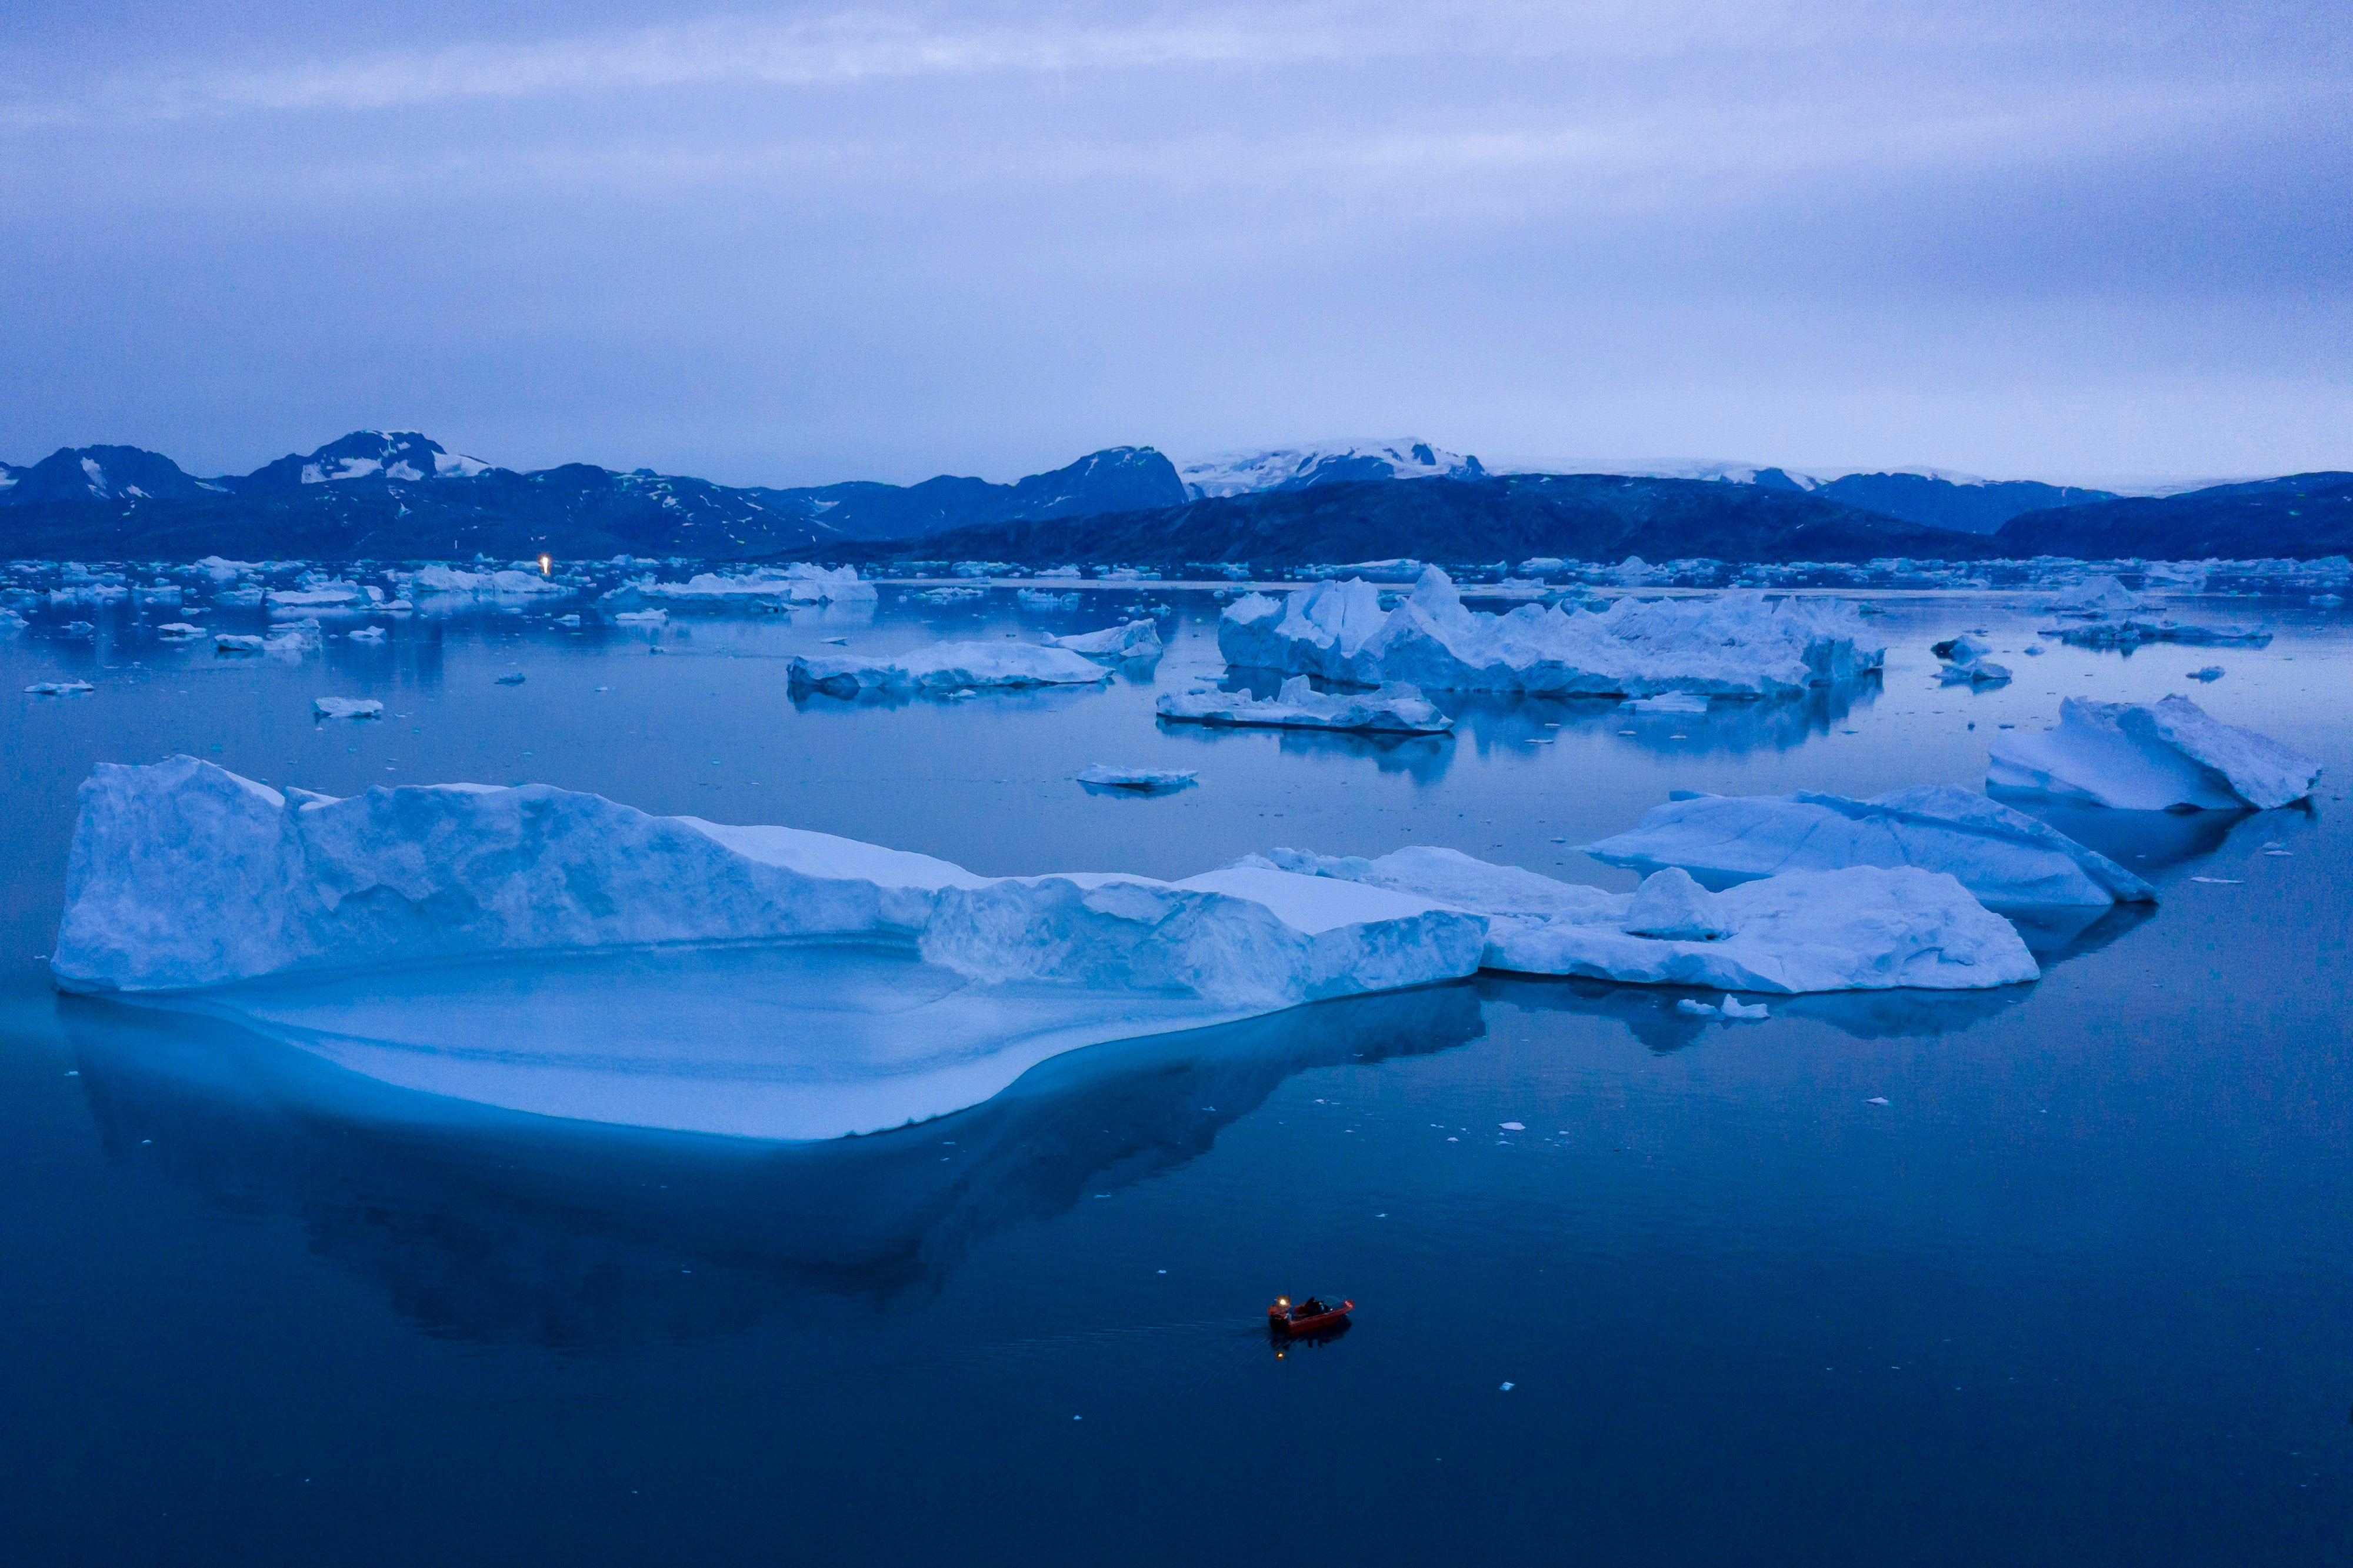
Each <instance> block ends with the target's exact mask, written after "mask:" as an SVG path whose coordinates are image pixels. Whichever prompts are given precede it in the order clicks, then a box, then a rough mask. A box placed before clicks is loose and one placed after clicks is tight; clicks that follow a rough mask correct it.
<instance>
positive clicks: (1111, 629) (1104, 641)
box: [1046, 621, 1161, 658]
mask: <svg viewBox="0 0 2353 1568" xmlns="http://www.w3.org/2000/svg"><path fill="white" fill-rule="evenodd" d="M1046 641H1047V644H1048V645H1049V646H1050V647H1066V648H1069V649H1070V650H1071V652H1072V653H1078V654H1084V655H1086V657H1088V658H1157V657H1158V656H1159V654H1160V652H1161V642H1160V628H1159V627H1158V626H1155V624H1154V623H1152V622H1150V621H1130V622H1128V623H1127V624H1126V625H1125V626H1106V627H1104V628H1103V630H1102V631H1099V632H1078V633H1074V634H1072V635H1071V636H1070V637H1048V638H1047V639H1046Z"/></svg>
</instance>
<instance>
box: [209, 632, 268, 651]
mask: <svg viewBox="0 0 2353 1568" xmlns="http://www.w3.org/2000/svg"><path fill="white" fill-rule="evenodd" d="M261 648H262V641H261V639H260V638H259V637H249V636H248V635H246V634H244V633H242V632H215V633H214V634H213V651H214V652H215V653H259V652H260V651H261Z"/></svg>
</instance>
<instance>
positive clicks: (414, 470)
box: [232, 430, 490, 489]
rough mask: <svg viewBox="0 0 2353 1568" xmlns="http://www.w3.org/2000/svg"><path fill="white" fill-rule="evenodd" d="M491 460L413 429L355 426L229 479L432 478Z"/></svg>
mask: <svg viewBox="0 0 2353 1568" xmlns="http://www.w3.org/2000/svg"><path fill="white" fill-rule="evenodd" d="M489 467H490V465H489V464H488V463H485V462H483V461H482V460H481V459H480V458H469V457H465V456H463V455H462V454H459V453H456V452H450V451H448V450H445V449H444V448H443V447H442V445H441V443H440V442H438V441H434V440H428V439H427V437H423V436H420V435H418V434H417V432H416V431H414V430H392V431H385V430H354V431H353V432H352V433H351V434H350V435H348V436H346V437H343V438H342V439H341V440H339V441H330V442H328V443H327V444H326V445H325V446H323V447H320V448H319V449H318V450H317V451H315V452H312V453H311V454H310V455H309V456H307V457H305V456H302V455H301V454H291V453H290V454H289V455H288V456H286V457H283V458H279V459H278V460H277V461H276V462H274V463H270V464H268V465H266V466H264V467H262V468H256V469H255V470H254V471H253V472H252V473H250V474H248V475H246V476H245V478H243V479H237V480H235V481H232V482H234V483H235V485H236V486H237V489H283V488H288V487H291V486H295V485H321V484H335V483H338V482H340V481H343V480H345V479H375V478H378V477H379V476H380V477H382V478H384V479H403V480H407V481H409V482H412V483H417V482H422V481H424V480H426V479H471V478H472V477H473V476H475V475H476V474H479V473H481V472H482V471H483V470H484V469H486V468H489Z"/></svg>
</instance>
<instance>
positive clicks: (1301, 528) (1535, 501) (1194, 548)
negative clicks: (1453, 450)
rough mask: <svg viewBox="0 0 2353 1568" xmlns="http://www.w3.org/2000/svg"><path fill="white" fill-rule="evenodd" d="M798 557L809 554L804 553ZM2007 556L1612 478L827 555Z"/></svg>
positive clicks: (1733, 496) (1222, 510) (1967, 544)
mask: <svg viewBox="0 0 2353 1568" xmlns="http://www.w3.org/2000/svg"><path fill="white" fill-rule="evenodd" d="M793 553H798V552H793ZM1997 553H1999V552H1998V551H1997V550H1996V549H1995V548H1994V546H1993V544H1992V542H1991V541H1989V540H1988V539H1985V538H1983V537H1981V536H1979V535H1976V534H1969V533H1961V532H1957V531H1950V530H1945V529H1934V528H1926V527H1922V526H1921V525H1919V524H1917V523H1908V522H1905V521H1900V520H1898V519H1895V518H1890V517H1883V516H1881V515H1878V514H1876V513H1873V512H1866V511H1862V510H1857V509H1855V508H1853V507H1848V506H1842V505H1841V504H1839V503H1838V502H1836V501H1830V500H1820V498H1818V497H1816V496H1813V495H1810V494H1807V493H1805V492H1803V491H1800V490H1795V489H1788V490H1784V489H1772V488H1766V487H1757V486H1751V485H1726V484H1721V483H1716V482H1714V481H1710V480H1704V479H1630V478H1625V477H1622V476H1618V475H1608V474H1507V475H1500V476H1491V477H1488V478H1484V479H1415V480H1411V481H1409V482H1404V483H1399V482H1397V481H1394V480H1376V481H1364V480H1344V481H1339V482H1333V483H1325V484H1319V485H1315V486H1313V487H1310V488H1308V489H1297V490H1261V491H1256V492H1253V493H1250V494H1247V495H1239V496H1227V497H1221V498H1216V499H1211V500H1196V501H1190V502H1187V504H1185V505H1183V506H1179V507H1164V508H1158V509H1155V510H1148V511H1132V512H1119V513H1113V514H1110V515H1105V516H1099V517H1085V518H1053V519H1035V520H1021V521H1012V522H1006V523H998V524H991V525H987V526H984V527H977V528H964V529H957V530H955V531H950V532H946V533H941V534H934V535H929V536H925V537H923V538H919V539H908V540H895V541H880V542H868V543H863V544H855V545H839V546H830V547H828V559H839V560H845V561H859V562H885V561H890V560H892V559H901V560H904V559H909V558H914V557H921V558H925V559H933V560H940V559H949V560H954V559H973V560H987V561H1005V562H1008V563H1022V564H1029V565H1049V564H1055V563H1065V562H1073V561H1122V562H1128V563H1134V564H1138V565H1144V564H1151V565H1181V564H1182V563H1187V562H1201V563H1245V562H1247V563H1252V564H1255V565H1257V566H1260V567H1261V568H1263V567H1267V566H1272V565H1280V564H1303V563H1346V562H1352V561H1369V560H1386V559H1391V558H1396V557H1400V556H1410V557H1414V558H1418V559H1422V560H1433V559H1434V560H1442V561H1455V562H1462V561H1496V560H1501V561H1505V562H1514V563H1516V562H1519V561H1523V560H1526V559H1528V558H1530V557H1534V556H1546V555H1553V556H1560V557H1562V558H1564V559H1577V560H1585V561H1618V560H1622V559H1623V558H1625V557H1626V556H1629V555H1640V556H1642V557H1644V558H1645V559H1647V560H1651V561H1665V560H1675V559H1682V558H1686V557H1693V556H1710V557H1714V558H1715V559H1717V560H1726V561H1865V560H1870V559H1872V558H1873V557H1878V556H1892V555H1911V556H1918V557H1926V558H1936V559H1941V560H1975V559H1984V558H1989V557H1991V556H1993V555H1995V554H1997Z"/></svg>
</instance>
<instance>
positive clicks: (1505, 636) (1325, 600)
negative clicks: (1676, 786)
mask: <svg viewBox="0 0 2353 1568" xmlns="http://www.w3.org/2000/svg"><path fill="white" fill-rule="evenodd" d="M1218 650H1219V653H1221V654H1222V655H1224V657H1225V659H1226V662H1227V663H1229V664H1230V665H1236V666H1240V667H1242V668H1261V669H1274V670H1280V671H1282V672H1284V673H1286V674H1303V675H1313V676H1315V677H1317V678H1319V679H1324V680H1327V681H1332V682H1335V683H1342V684H1347V685H1354V686H1378V685H1380V684H1382V683H1383V682H1385V681H1408V682H1410V683H1412V684H1413V685H1415V686H1417V687H1419V688H1421V689H1424V690H1440V691H1525V692H1538V693H1545V694H1550V695H1556V696H1584V697H1605V696H1608V697H1654V696H1659V695H1662V694H1664V693H1667V692H1690V693H1695V694H1698V695H1702V696H1720V697H1749V698H1758V697H1788V696H1795V695H1797V694H1798V693H1799V692H1802V691H1804V690H1805V689H1807V688H1809V687H1810V686H1818V685H1826V684H1829V683H1831V682H1833V681H1837V680H1841V679H1848V678H1851V677H1854V676H1860V675H1863V674H1866V673H1868V672H1870V671H1872V670H1875V669H1877V668H1880V667H1881V665H1882V663H1883V661H1884V658H1885V655H1886V649H1885V647H1884V646H1883V644H1881V643H1880V642H1879V641H1877V640H1876V639H1874V638H1873V637H1872V636H1871V633H1870V631H1869V628H1868V627H1866V626H1864V624H1863V622H1862V617H1861V616H1858V615H1856V614H1855V612H1854V610H1853V609H1852V607H1851V606H1849V605H1845V604H1842V603H1839V602H1836V601H1830V600H1818V599H1783V600H1780V601H1779V602H1778V603H1777V602H1774V601H1772V600H1768V599H1767V598H1766V597H1765V595H1763V594H1761V593H1756V592H1746V591H1743V592H1736V593H1729V594H1724V595H1718V596H1716V597H1714V598H1707V599H1662V600H1658V601H1655V602H1652V603H1649V604H1643V603H1640V602H1637V601H1635V600H1632V599H1620V600H1619V601H1618V602H1617V603H1615V604H1613V605H1609V607H1607V608H1605V609H1600V610H1587V609H1577V608H1572V607H1569V606H1567V605H1553V606H1550V607H1548V608H1547V607H1546V606H1543V605H1521V606H1520V607H1519V608H1517V609H1515V610H1513V611H1512V612H1511V613H1509V614H1508V615H1503V616H1493V615H1487V614H1484V613H1482V612H1477V611H1472V610H1466V609H1465V608H1463V606H1462V600H1461V595H1460V594H1459V593H1458V592H1457V591H1456V589H1455V586H1454V584H1453V581H1452V580H1451V578H1449V577H1448V576H1447V575H1446V574H1445V573H1443V572H1441V571H1440V570H1439V569H1438V568H1436V567H1434V566H1433V567H1430V568H1429V569H1428V570H1426V571H1424V572H1423V573H1422V574H1421V577H1420V580H1419V582H1417V583H1416V584H1415V585H1414V589H1413V592H1412V593H1411V594H1410V595H1408V596H1407V597H1406V599H1405V600H1404V602H1403V603H1401V604H1399V605H1398V606H1397V608H1396V609H1394V610H1388V611H1384V610H1383V609H1382V608H1381V604H1380V591H1379V590H1378V589H1377V588H1376V587H1375V586H1374V585H1373V584H1370V583H1367V582H1366V581H1364V580H1363V579H1362V578H1356V579H1352V580H1350V581H1348V582H1345V583H1335V582H1325V583H1320V584H1316V585H1315V586H1314V587H1312V588H1307V589H1303V590H1300V591H1298V592H1295V593H1292V594H1289V595H1285V596H1283V597H1282V598H1275V597H1272V596H1270V595H1265V594H1251V595H1246V596H1245V597H1243V598H1240V599H1237V600H1235V601H1234V602H1233V603H1232V604H1231V605H1228V606H1227V608H1226V611H1225V614H1224V616H1222V617H1221V618H1220V619H1219V625H1218Z"/></svg>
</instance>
